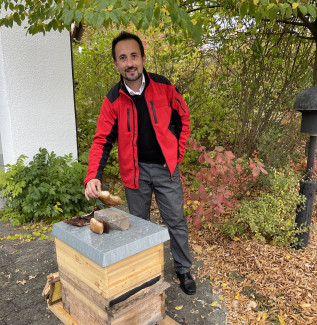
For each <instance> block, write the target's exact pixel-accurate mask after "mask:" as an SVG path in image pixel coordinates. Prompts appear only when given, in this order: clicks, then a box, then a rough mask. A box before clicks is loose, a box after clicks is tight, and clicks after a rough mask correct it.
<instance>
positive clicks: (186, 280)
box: [176, 272, 196, 295]
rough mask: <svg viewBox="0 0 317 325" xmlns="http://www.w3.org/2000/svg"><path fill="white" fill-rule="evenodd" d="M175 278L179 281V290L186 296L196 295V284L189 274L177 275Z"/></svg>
mask: <svg viewBox="0 0 317 325" xmlns="http://www.w3.org/2000/svg"><path fill="white" fill-rule="evenodd" d="M176 274H177V277H178V278H179V281H180V287H181V289H182V290H183V291H184V292H185V293H186V294H187V295H194V294H195V293H196V283H195V281H194V279H193V277H192V276H191V274H190V273H189V272H187V273H184V274H180V273H177V272H176Z"/></svg>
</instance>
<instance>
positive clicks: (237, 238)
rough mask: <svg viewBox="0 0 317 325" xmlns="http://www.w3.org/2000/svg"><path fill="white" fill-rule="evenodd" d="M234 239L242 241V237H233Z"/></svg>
mask: <svg viewBox="0 0 317 325" xmlns="http://www.w3.org/2000/svg"><path fill="white" fill-rule="evenodd" d="M233 240H234V241H241V239H240V238H239V237H233Z"/></svg>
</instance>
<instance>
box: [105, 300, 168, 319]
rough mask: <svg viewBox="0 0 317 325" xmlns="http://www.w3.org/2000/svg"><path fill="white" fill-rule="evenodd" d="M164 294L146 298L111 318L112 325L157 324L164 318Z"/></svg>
mask: <svg viewBox="0 0 317 325" xmlns="http://www.w3.org/2000/svg"><path fill="white" fill-rule="evenodd" d="M163 299H164V295H163V294H161V295H158V296H154V297H151V298H146V301H143V302H141V303H139V304H137V305H135V304H133V308H132V309H130V310H129V311H128V312H126V313H124V314H122V315H121V316H120V317H118V318H117V317H116V318H114V319H112V320H111V325H140V324H142V325H143V324H144V325H150V324H156V322H158V321H159V320H161V319H163V316H164V315H162V312H161V305H162V300H163Z"/></svg>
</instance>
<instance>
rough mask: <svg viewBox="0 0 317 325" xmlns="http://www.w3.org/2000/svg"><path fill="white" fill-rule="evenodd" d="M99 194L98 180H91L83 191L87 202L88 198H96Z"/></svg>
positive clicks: (99, 184)
mask: <svg viewBox="0 0 317 325" xmlns="http://www.w3.org/2000/svg"><path fill="white" fill-rule="evenodd" d="M100 192H101V182H100V180H99V179H91V180H90V181H89V182H88V183H87V185H86V189H85V196H86V199H87V200H88V201H89V198H90V197H92V198H98V197H99V193H100Z"/></svg>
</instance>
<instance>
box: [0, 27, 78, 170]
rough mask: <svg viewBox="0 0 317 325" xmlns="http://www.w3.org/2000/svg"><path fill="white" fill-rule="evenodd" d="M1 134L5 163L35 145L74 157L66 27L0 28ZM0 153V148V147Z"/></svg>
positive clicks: (33, 150)
mask: <svg viewBox="0 0 317 325" xmlns="http://www.w3.org/2000/svg"><path fill="white" fill-rule="evenodd" d="M0 139H1V146H0V147H1V148H2V154H3V162H4V164H8V163H9V164H13V163H15V162H16V159H17V158H18V157H19V156H20V155H21V154H24V155H26V156H28V157H29V158H28V159H27V160H26V162H28V161H29V160H30V159H31V158H32V157H33V156H34V154H36V153H37V152H38V150H39V148H40V147H42V148H47V149H48V151H49V152H51V151H54V152H55V153H56V154H57V155H64V154H69V153H72V154H73V157H74V158H77V138H76V121H75V111H74V100H73V80H72V64H71V48H70V38H69V33H68V32H67V31H64V32H62V33H59V32H50V33H47V34H45V36H44V35H42V34H39V35H34V36H32V35H26V30H25V29H24V28H23V27H19V26H15V27H13V28H12V29H11V28H1V29H0ZM0 154H1V152H0Z"/></svg>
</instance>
